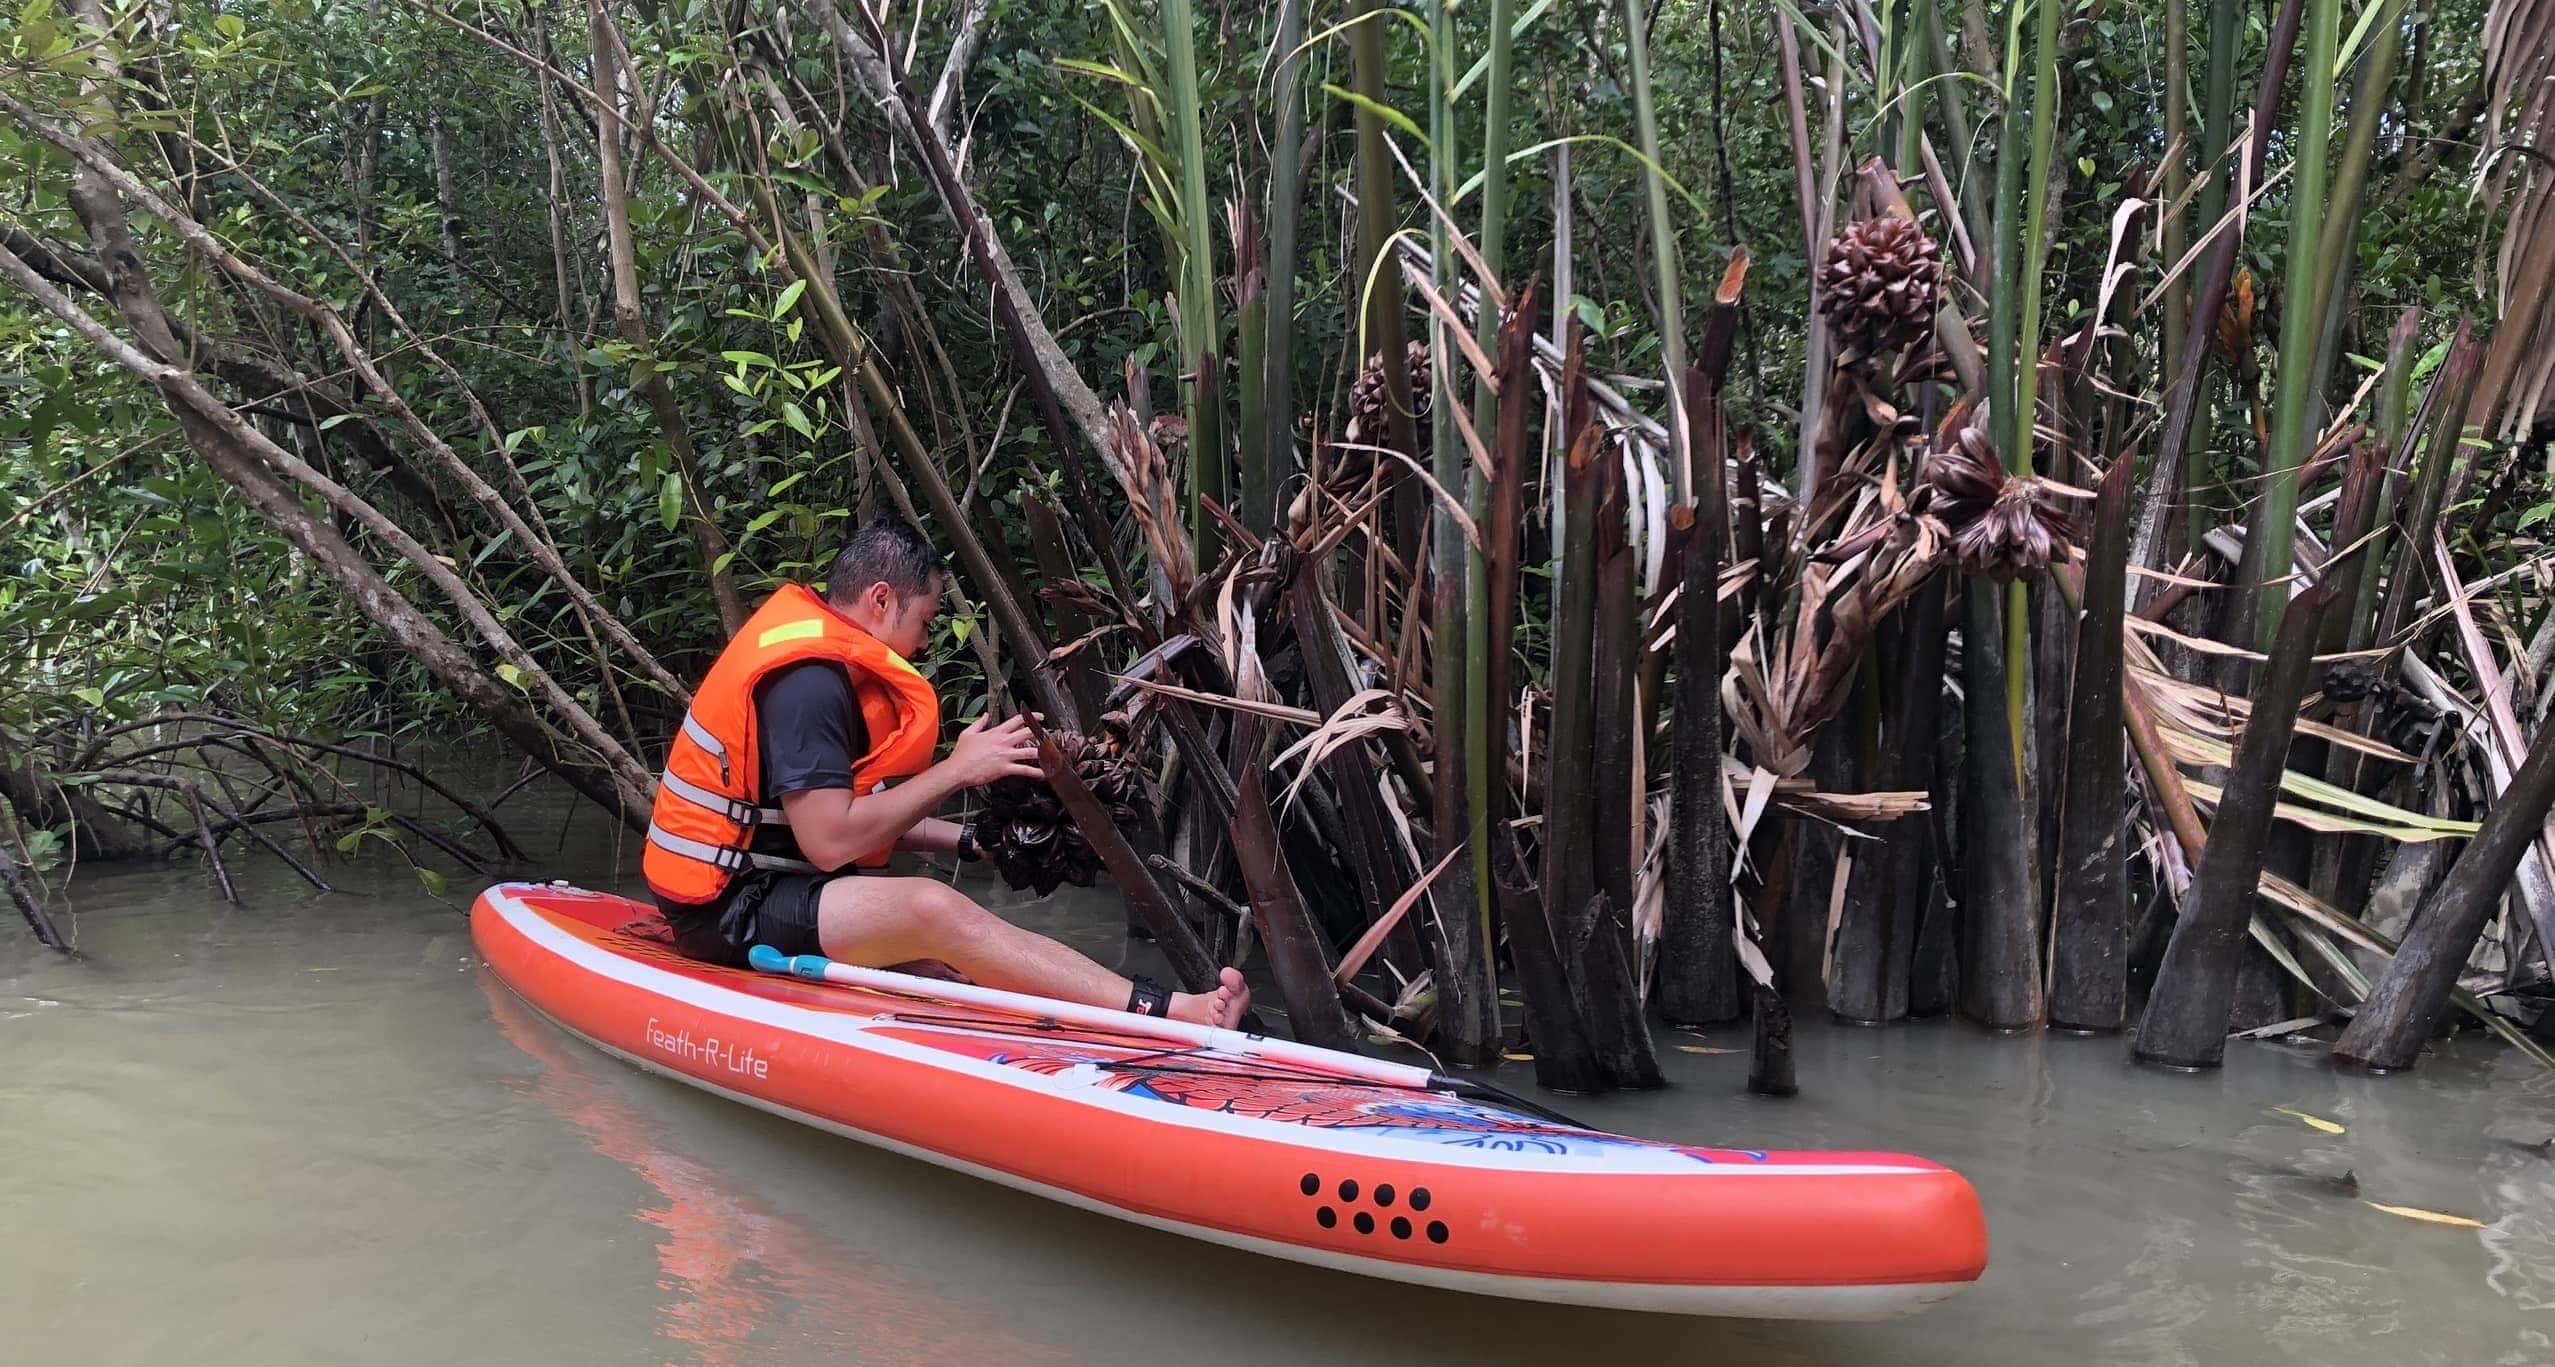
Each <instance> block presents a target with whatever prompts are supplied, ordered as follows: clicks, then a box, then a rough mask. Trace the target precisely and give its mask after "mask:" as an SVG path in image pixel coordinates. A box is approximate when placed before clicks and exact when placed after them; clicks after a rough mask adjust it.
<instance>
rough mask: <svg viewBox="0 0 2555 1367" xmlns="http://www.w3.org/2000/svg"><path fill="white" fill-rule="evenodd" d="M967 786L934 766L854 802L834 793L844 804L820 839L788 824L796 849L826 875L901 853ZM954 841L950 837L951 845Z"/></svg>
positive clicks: (804, 827)
mask: <svg viewBox="0 0 2555 1367" xmlns="http://www.w3.org/2000/svg"><path fill="white" fill-rule="evenodd" d="M965 786H966V785H965V784H963V783H960V782H959V781H958V780H957V778H956V777H955V776H953V775H952V774H950V773H949V772H948V770H947V769H946V768H945V767H944V766H942V765H938V764H935V765H933V766H932V767H931V768H929V769H925V770H924V771H922V772H921V773H919V774H916V775H914V776H913V777H912V778H909V779H907V780H905V781H904V782H902V783H898V784H895V785H892V786H890V787H886V788H882V789H880V790H878V791H877V792H874V793H864V794H862V795H861V796H859V797H858V798H854V797H853V796H852V795H851V793H850V792H849V791H848V790H835V791H836V792H837V793H838V794H839V800H840V801H841V803H842V806H841V807H840V808H838V809H837V810H838V811H839V813H840V815H839V816H838V817H837V818H836V821H835V822H834V823H833V824H832V829H831V830H829V831H826V832H823V833H822V834H819V833H818V832H817V831H814V830H812V829H810V828H809V827H808V825H807V824H805V823H802V822H801V821H800V820H799V819H798V818H797V817H795V816H793V817H792V818H791V824H792V826H793V827H794V828H796V831H797V834H798V841H799V848H800V849H801V850H802V851H804V852H805V853H806V854H807V855H808V857H809V859H810V860H812V861H813V862H814V863H816V864H817V866H818V867H820V868H824V869H826V870H828V871H829V872H830V871H832V870H834V869H839V868H841V867H843V866H845V865H847V864H849V863H851V862H852V861H853V860H855V859H859V858H860V857H862V856H863V855H866V854H868V853H870V852H871V851H874V850H884V849H889V848H901V847H903V844H904V841H905V839H906V837H907V836H908V835H909V834H910V833H911V832H912V831H913V830H914V828H915V827H917V826H919V825H921V824H922V823H923V821H924V820H925V819H927V818H929V817H930V816H931V814H932V813H933V812H935V811H938V810H939V809H940V805H941V804H942V803H944V802H947V801H948V800H949V799H950V796H951V795H952V794H954V793H956V792H957V791H958V790H959V789H961V788H963V787H965ZM828 837H831V838H828ZM955 838H956V837H955V836H954V835H953V836H952V839H953V841H954V840H955Z"/></svg>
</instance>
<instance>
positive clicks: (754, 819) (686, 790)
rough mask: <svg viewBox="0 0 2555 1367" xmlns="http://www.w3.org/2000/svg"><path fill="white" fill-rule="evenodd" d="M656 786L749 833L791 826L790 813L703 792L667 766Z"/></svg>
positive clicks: (705, 789) (721, 794)
mask: <svg viewBox="0 0 2555 1367" xmlns="http://www.w3.org/2000/svg"><path fill="white" fill-rule="evenodd" d="M657 783H658V785H659V786H660V787H662V788H664V789H665V791H667V792H669V793H672V794H674V795H675V796H676V797H679V798H681V799H683V800H684V801H686V802H689V803H691V804H692V805H693V806H695V807H700V808H704V809H706V810H709V811H713V812H716V813H718V814H719V815H721V816H723V817H726V818H727V819H728V820H730V821H733V822H735V823H736V824H738V825H740V826H743V827H746V828H747V829H749V830H750V829H752V828H754V827H757V826H787V825H789V824H790V818H789V813H787V812H784V811H782V810H781V809H780V808H778V807H757V806H755V805H754V804H753V803H750V802H746V801H744V800H742V799H740V798H733V797H729V796H728V795H727V794H725V793H714V792H711V791H710V790H709V789H707V788H704V787H702V786H701V785H699V784H697V783H693V782H691V781H689V780H687V779H685V778H684V777H683V776H682V775H680V774H678V773H676V772H674V770H673V768H672V767H671V766H668V767H667V768H666V770H665V771H664V772H663V773H660V774H658V775H657Z"/></svg>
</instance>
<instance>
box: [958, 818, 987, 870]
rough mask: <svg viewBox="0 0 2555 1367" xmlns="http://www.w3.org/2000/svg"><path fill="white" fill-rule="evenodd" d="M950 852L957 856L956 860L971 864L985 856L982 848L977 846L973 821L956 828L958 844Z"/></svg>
mask: <svg viewBox="0 0 2555 1367" xmlns="http://www.w3.org/2000/svg"><path fill="white" fill-rule="evenodd" d="M952 853H954V854H956V855H957V856H958V862H959V863H962V864H973V863H975V862H976V861H977V860H979V859H982V858H984V857H985V852H984V850H982V849H980V848H978V846H977V844H976V823H975V822H973V821H970V822H968V823H967V824H966V825H964V826H961V827H959V828H958V845H957V848H956V849H954V850H953V851H952Z"/></svg>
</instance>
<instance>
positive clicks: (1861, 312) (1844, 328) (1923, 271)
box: [1819, 217, 1943, 365]
mask: <svg viewBox="0 0 2555 1367" xmlns="http://www.w3.org/2000/svg"><path fill="white" fill-rule="evenodd" d="M1942 277H1943V248H1942V245H1941V244H1940V243H1937V242H1936V241H1935V240H1934V239H1933V238H1930V237H1928V236H1926V235H1925V230H1924V229H1923V228H1921V227H1918V226H1917V224H1916V222H1915V220H1913V219H1906V218H1895V217H1883V218H1865V219H1858V220H1856V221H1854V222H1852V223H1848V224H1846V225H1845V228H1844V230H1843V231H1841V232H1839V233H1838V234H1837V235H1836V236H1835V237H1832V238H1830V239H1828V249H1827V257H1826V259H1825V260H1823V261H1821V262H1820V263H1819V315H1820V316H1821V317H1823V318H1825V319H1826V320H1827V324H1828V330H1829V332H1830V333H1831V334H1833V335H1834V337H1835V338H1836V344H1837V363H1838V364H1840V365H1860V364H1869V363H1871V362H1874V361H1878V360H1880V359H1882V358H1883V357H1888V356H1895V355H1897V354H1898V353H1900V352H1902V351H1905V350H1907V349H1908V348H1910V347H1914V346H1918V345H1920V344H1922V343H1925V342H1926V341H1928V340H1929V339H1931V338H1932V337H1933V335H1934V301H1935V297H1936V293H1937V292H1938V291H1939V290H1940V289H1941V288H1942Z"/></svg>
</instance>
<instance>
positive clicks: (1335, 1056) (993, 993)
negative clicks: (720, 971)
mask: <svg viewBox="0 0 2555 1367" xmlns="http://www.w3.org/2000/svg"><path fill="white" fill-rule="evenodd" d="M746 957H747V960H748V962H750V963H751V964H752V965H753V966H754V967H755V968H756V969H759V970H761V971H762V972H765V973H787V974H789V975H791V976H793V977H799V978H805V979H807V980H809V981H811V982H829V983H837V984H840V985H842V986H845V987H866V988H871V989H873V990H876V991H881V992H896V993H901V994H905V995H910V996H920V997H932V998H937V999H939V1000H942V1001H948V1002H957V1003H961V1004H964V1005H967V1006H982V1007H989V1008H991V1009H993V1010H997V1011H1017V1012H1020V1013H1022V1014H1024V1015H1029V1016H1034V1017H1039V1018H1042V1019H1045V1020H1051V1021H1055V1022H1057V1023H1058V1024H1062V1025H1077V1026H1083V1027H1085V1028H1088V1029H1093V1030H1106V1031H1109V1032H1110V1033H1112V1034H1118V1035H1134V1036H1137V1037H1139V1038H1143V1039H1151V1040H1160V1041H1162V1042H1164V1043H1166V1044H1178V1045H1183V1046H1187V1047H1191V1048H1199V1049H1212V1050H1215V1051H1216V1052H1217V1053H1221V1054H1236V1055H1241V1056H1244V1057H1248V1058H1256V1059H1262V1060H1265V1061H1267V1062H1270V1063H1283V1064H1289V1065H1292V1066H1294V1067H1298V1068H1306V1069H1312V1070H1316V1071H1319V1072H1323V1073H1328V1074H1331V1075H1334V1076H1337V1077H1341V1078H1345V1079H1351V1080H1355V1081H1360V1082H1373V1083H1379V1084H1382V1085H1383V1086H1387V1087H1407V1088H1415V1089H1418V1090H1422V1091H1425V1090H1429V1089H1431V1088H1435V1087H1439V1086H1443V1085H1446V1084H1445V1082H1444V1081H1443V1080H1442V1079H1440V1077H1439V1076H1438V1074H1436V1073H1435V1072H1432V1071H1431V1070H1429V1069H1426V1068H1421V1067H1417V1066H1414V1065H1412V1064H1407V1063H1387V1062H1385V1061H1383V1060H1381V1059H1371V1058H1361V1057H1359V1056H1358V1055H1356V1054H1345V1053H1341V1052H1340V1051H1338V1050H1336V1049H1323V1048H1319V1047H1316V1046H1314V1045H1310V1044H1299V1043H1296V1042H1295V1041H1293V1040H1282V1039H1271V1038H1269V1037H1268V1036H1266V1035H1246V1034H1244V1033H1242V1032H1241V1031H1239V1030H1222V1029H1218V1028H1216V1027H1215V1026H1212V1025H1193V1024H1190V1023H1189V1022H1187V1021H1179V1020H1171V1019H1169V1018H1167V1017H1162V1016H1144V1015H1138V1014H1136V1013H1135V1012H1133V1011H1116V1010H1111V1009H1110V1008H1108V1007H1105V1006H1086V1005H1083V1004H1082V1003H1080V1002H1068V1001H1058V1000H1056V999H1054V998H1052V997H1033V996H1030V995H1029V994H1027V993H1025V992H1005V991H1003V990H1002V989H1000V988H994V987H979V986H977V985H976V984H974V983H954V982H946V981H943V980H941V979H938V978H918V977H916V976H914V975H913V974H910V973H895V972H890V971H888V970H886V969H883V968H861V967H857V966H855V965H852V964H847V963H841V962H838V961H836V960H833V959H828V958H826V957H825V956H823V955H821V954H795V955H793V954H783V953H781V952H780V951H779V950H777V949H774V948H772V947H771V946H769V945H756V946H754V948H753V950H752V951H750V952H749V953H748V955H747V956H746Z"/></svg>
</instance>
